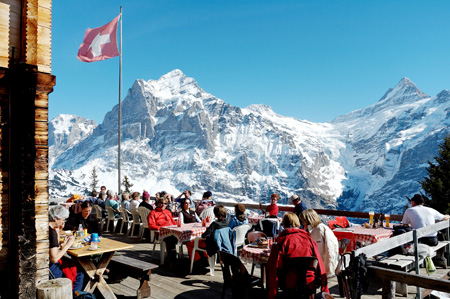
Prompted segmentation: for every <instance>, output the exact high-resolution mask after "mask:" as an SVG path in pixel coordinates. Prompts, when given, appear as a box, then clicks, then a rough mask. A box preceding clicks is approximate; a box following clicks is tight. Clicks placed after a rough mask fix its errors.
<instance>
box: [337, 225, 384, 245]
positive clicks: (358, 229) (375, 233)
mask: <svg viewBox="0 0 450 299" xmlns="http://www.w3.org/2000/svg"><path fill="white" fill-rule="evenodd" d="M334 231H345V232H352V233H353V234H354V235H355V239H356V242H359V243H360V244H361V245H363V246H364V245H369V244H373V243H376V242H379V241H381V240H384V239H388V238H390V237H391V236H392V232H393V230H392V229H389V228H365V227H362V226H354V227H349V228H343V229H342V228H336V229H335V230H334Z"/></svg>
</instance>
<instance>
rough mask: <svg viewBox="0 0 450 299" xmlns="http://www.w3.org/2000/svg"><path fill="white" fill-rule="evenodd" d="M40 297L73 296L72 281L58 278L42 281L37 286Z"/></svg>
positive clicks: (42, 298) (54, 298) (43, 298)
mask: <svg viewBox="0 0 450 299" xmlns="http://www.w3.org/2000/svg"><path fill="white" fill-rule="evenodd" d="M36 293H37V298H38V299H57V298H72V281H71V280H70V279H68V278H57V279H52V280H48V281H44V282H41V283H40V284H38V285H37V286H36Z"/></svg>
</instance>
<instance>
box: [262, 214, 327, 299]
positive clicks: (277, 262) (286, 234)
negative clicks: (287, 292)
mask: <svg viewBox="0 0 450 299" xmlns="http://www.w3.org/2000/svg"><path fill="white" fill-rule="evenodd" d="M283 226H284V230H283V231H282V232H281V233H280V235H279V236H278V239H277V244H276V245H275V246H273V247H272V251H271V252H270V259H269V265H268V266H269V268H268V276H269V282H270V283H269V285H270V287H269V286H268V293H269V295H268V296H269V298H274V294H275V293H276V290H277V284H278V281H277V280H278V278H277V273H282V272H283V268H284V265H285V264H286V263H289V260H290V259H291V258H296V257H308V256H315V257H317V261H318V268H319V272H320V281H321V291H322V292H329V290H328V285H327V274H326V271H325V266H324V264H323V262H322V258H321V257H320V253H319V250H318V248H317V244H316V242H314V240H313V239H312V238H311V236H310V235H309V233H308V232H306V231H304V230H302V229H300V221H299V219H298V217H297V215H296V214H294V213H286V214H284V216H283ZM273 267H276V269H274V268H273ZM317 274H318V273H317V272H316V271H313V270H308V271H307V274H306V283H307V285H308V288H310V289H311V290H313V289H314V283H315V278H316V275H317ZM296 279H297V277H296V276H295V275H293V276H289V277H287V276H286V277H285V281H284V285H285V286H292V285H295V283H296ZM282 280H284V279H282ZM288 288H289V287H288Z"/></svg>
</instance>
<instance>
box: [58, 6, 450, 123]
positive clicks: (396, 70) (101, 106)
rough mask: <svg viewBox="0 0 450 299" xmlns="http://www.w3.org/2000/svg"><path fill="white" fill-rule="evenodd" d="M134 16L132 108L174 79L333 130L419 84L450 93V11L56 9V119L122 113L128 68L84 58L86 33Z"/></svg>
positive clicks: (129, 44) (129, 61)
mask: <svg viewBox="0 0 450 299" xmlns="http://www.w3.org/2000/svg"><path fill="white" fill-rule="evenodd" d="M121 5H122V6H123V81H122V82H123V85H122V86H123V87H122V88H123V90H122V99H123V98H125V96H126V93H127V90H128V89H129V88H130V87H131V86H132V84H133V82H134V81H135V80H136V79H144V80H149V79H158V78H159V77H161V76H162V75H164V74H166V73H168V72H170V71H171V70H174V69H180V70H182V71H183V72H184V73H185V74H186V75H187V76H189V77H193V78H194V79H195V80H196V81H197V82H198V84H199V86H200V87H201V88H203V89H204V90H205V91H207V92H209V93H211V94H213V95H215V96H216V97H219V98H221V99H222V100H224V101H225V102H227V103H229V104H231V105H234V106H239V107H246V106H248V105H250V104H266V105H269V106H271V107H272V109H273V110H274V111H275V112H276V113H278V114H281V115H286V116H293V117H296V118H299V119H305V120H310V121H314V122H325V121H329V120H332V119H333V118H334V117H336V116H338V115H342V114H345V113H348V112H351V111H353V110H357V109H361V108H365V107H367V106H369V105H371V104H374V103H375V102H377V101H378V100H379V99H380V98H381V97H382V96H383V94H384V93H385V91H386V90H387V89H388V88H390V87H394V86H395V85H396V84H397V82H398V81H399V80H400V79H401V78H403V77H408V78H410V79H411V80H412V81H413V82H414V83H415V84H416V85H417V86H418V87H419V88H420V89H421V90H422V91H423V92H425V93H428V94H429V95H431V96H434V95H436V94H437V93H438V92H440V91H441V90H443V89H450V80H449V79H450V18H449V17H448V12H449V11H450V1H414V0H410V1H406V0H405V1H350V0H346V1H331V0H330V1H320V0H316V1H313V0H311V1H301V0H298V1H263V0H260V1H256V0H255V1H243V0H241V1H229V0H228V1H212V0H204V1H195V0H189V1H188V0H185V1H175V0H173V1H171V0H152V1H144V0H141V1H137V0H128V1H115V0H108V1H103V0H102V1H100V0H98V1H84V0H78V1H53V11H52V18H53V20H52V26H53V29H52V30H53V31H52V32H53V33H52V34H53V35H52V73H53V74H54V75H56V86H55V88H54V91H53V93H52V94H50V111H49V118H50V119H52V118H53V117H55V116H56V115H58V114H60V113H64V114H75V115H79V116H83V117H86V118H89V119H94V120H95V121H96V122H97V123H101V122H103V117H104V115H105V114H106V112H108V111H110V110H111V109H112V107H113V106H114V105H116V104H117V103H118V81H119V75H118V69H119V58H118V57H115V58H112V59H109V60H106V61H100V62H93V63H84V62H81V61H79V60H77V59H76V55H77V52H78V48H79V46H80V44H81V43H82V41H83V37H84V32H85V31H86V29H87V28H95V27H99V26H102V25H104V24H106V23H108V22H110V21H111V20H112V19H113V18H114V17H116V16H117V15H118V14H119V12H120V6H121Z"/></svg>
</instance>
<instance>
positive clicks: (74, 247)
mask: <svg viewBox="0 0 450 299" xmlns="http://www.w3.org/2000/svg"><path fill="white" fill-rule="evenodd" d="M81 247H83V245H80V246H72V247H70V248H69V249H80V248H81Z"/></svg>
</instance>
